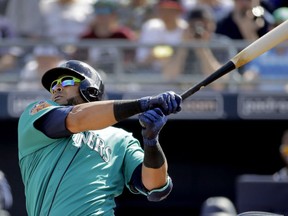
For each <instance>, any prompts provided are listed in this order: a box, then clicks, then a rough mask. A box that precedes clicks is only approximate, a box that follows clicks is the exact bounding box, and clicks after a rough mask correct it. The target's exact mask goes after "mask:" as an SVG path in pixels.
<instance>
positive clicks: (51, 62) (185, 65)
mask: <svg viewBox="0 0 288 216" xmlns="http://www.w3.org/2000/svg"><path fill="white" fill-rule="evenodd" d="M0 8H1V11H0V13H1V14H0V40H2V41H3V42H2V43H0V44H1V45H0V77H1V78H0V83H1V82H2V84H3V85H5V84H7V83H8V84H9V82H10V81H11V82H15V81H17V88H19V89H31V88H33V89H37V88H39V89H40V88H42V87H41V86H40V82H39V79H40V77H41V76H42V74H43V72H45V71H46V70H47V69H48V68H51V67H54V66H56V65H58V64H59V63H60V62H61V61H63V60H67V59H78V60H82V61H86V62H87V63H89V64H91V65H93V66H94V67H96V68H98V69H99V70H102V71H104V72H105V74H108V75H112V76H110V77H113V76H114V77H115V79H116V78H117V73H118V71H119V70H122V71H124V72H125V74H126V76H127V77H129V76H130V75H135V74H136V75H137V74H142V75H144V77H148V80H149V78H150V79H151V80H152V79H153V77H154V75H158V76H159V77H160V78H161V80H164V81H165V82H167V83H173V82H181V81H183V77H184V80H187V77H190V78H188V79H190V80H194V81H195V82H196V81H197V80H201V79H203V78H204V77H207V76H209V75H210V74H211V73H212V72H214V71H215V70H217V69H218V68H219V67H220V66H221V65H223V64H224V63H226V62H227V61H228V60H229V59H230V58H231V57H233V56H234V55H235V54H237V52H239V51H240V50H241V49H242V48H244V47H245V46H246V45H248V44H249V43H251V42H253V41H255V40H257V39H258V38H259V37H261V36H263V35H264V34H266V33H267V32H268V31H270V30H272V29H273V28H275V27H276V26H277V25H279V24H280V23H282V22H283V21H285V20H286V19H288V3H287V1H285V0H282V1H281V0H178V1H177V0H25V1H23V0H0ZM9 41H10V42H11V43H9ZM21 41H23V42H22V43H21ZM27 41H29V42H30V44H28V43H27ZM236 41H242V42H245V43H243V44H245V45H243V46H242V48H241V47H239V46H236V44H237V43H234V42H236ZM123 44H125V46H124V45H123ZM127 44H132V45H131V46H126V45H127ZM287 55H288V50H287V48H285V46H281V48H279V49H278V47H277V49H276V48H275V49H273V50H270V51H269V52H267V53H265V55H261V58H257V59H255V61H254V60H253V61H251V63H250V64H247V65H245V67H241V68H240V69H239V70H235V71H233V73H229V74H227V75H225V77H223V78H221V79H219V80H217V81H216V82H215V83H213V84H212V85H211V88H213V89H215V90H223V89H226V88H227V83H229V80H234V81H236V82H241V83H244V84H243V86H244V87H243V88H244V89H248V90H251V89H252V90H261V91H262V90H264V91H266V90H267V91H287V86H286V81H285V80H287V79H288V75H287V74H288V73H286V70H287V69H286V68H287V67H286V66H287V64H288V62H287V61H285V60H284V59H285V58H286V57H287ZM191 77H192V78H191ZM181 78H182V79H181ZM262 81H265V82H262ZM4 82H5V83H4ZM154 82H155V80H154ZM263 83H264V84H263ZM209 87H210V86H209Z"/></svg>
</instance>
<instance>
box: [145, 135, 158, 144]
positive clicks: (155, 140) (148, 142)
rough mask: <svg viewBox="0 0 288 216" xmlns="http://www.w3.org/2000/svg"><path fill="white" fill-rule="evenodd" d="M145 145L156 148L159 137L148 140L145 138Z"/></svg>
mask: <svg viewBox="0 0 288 216" xmlns="http://www.w3.org/2000/svg"><path fill="white" fill-rule="evenodd" d="M143 144H144V145H145V146H151V147H153V146H156V145H157V144H158V136H157V137H155V138H146V137H143Z"/></svg>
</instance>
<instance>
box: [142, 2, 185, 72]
mask: <svg viewBox="0 0 288 216" xmlns="http://www.w3.org/2000/svg"><path fill="white" fill-rule="evenodd" d="M156 10H157V11H156V14H157V18H152V19H149V20H148V21H146V22H145V23H143V26H142V28H141V31H140V36H139V44H140V46H141V45H142V47H140V48H138V49H137V51H136V61H137V63H138V64H139V65H138V66H139V67H141V69H139V70H141V71H142V72H145V73H147V72H152V73H159V74H160V73H161V71H162V66H163V62H164V63H165V61H166V60H167V58H170V57H171V55H172V54H173V48H172V46H175V45H179V44H180V43H181V38H182V34H183V31H184V30H185V29H186V28H187V27H188V24H187V22H186V20H184V19H183V13H184V11H183V8H182V5H181V3H180V2H178V1H173V0H160V1H159V3H158V4H157V7H156ZM162 45H163V46H162ZM164 45H165V46H164ZM166 45H167V46H166ZM144 46H152V48H150V47H144Z"/></svg>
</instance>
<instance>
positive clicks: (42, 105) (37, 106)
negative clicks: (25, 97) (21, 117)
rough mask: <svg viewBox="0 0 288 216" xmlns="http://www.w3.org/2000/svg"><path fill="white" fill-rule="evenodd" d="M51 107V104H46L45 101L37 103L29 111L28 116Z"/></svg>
mask: <svg viewBox="0 0 288 216" xmlns="http://www.w3.org/2000/svg"><path fill="white" fill-rule="evenodd" d="M49 106H51V104H49V103H47V102H46V101H39V102H38V103H37V104H35V105H34V106H33V107H32V109H31V110H30V115H34V114H36V113H37V112H39V111H40V110H42V109H45V108H47V107H49Z"/></svg>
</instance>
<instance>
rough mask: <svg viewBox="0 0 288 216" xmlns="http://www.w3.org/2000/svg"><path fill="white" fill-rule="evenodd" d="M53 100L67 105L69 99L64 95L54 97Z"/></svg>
mask: <svg viewBox="0 0 288 216" xmlns="http://www.w3.org/2000/svg"><path fill="white" fill-rule="evenodd" d="M53 101H54V102H56V103H58V104H59V105H67V104H68V101H67V100H66V99H65V98H62V97H58V98H54V99H53Z"/></svg>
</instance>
